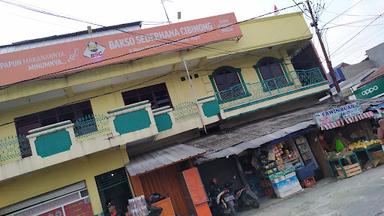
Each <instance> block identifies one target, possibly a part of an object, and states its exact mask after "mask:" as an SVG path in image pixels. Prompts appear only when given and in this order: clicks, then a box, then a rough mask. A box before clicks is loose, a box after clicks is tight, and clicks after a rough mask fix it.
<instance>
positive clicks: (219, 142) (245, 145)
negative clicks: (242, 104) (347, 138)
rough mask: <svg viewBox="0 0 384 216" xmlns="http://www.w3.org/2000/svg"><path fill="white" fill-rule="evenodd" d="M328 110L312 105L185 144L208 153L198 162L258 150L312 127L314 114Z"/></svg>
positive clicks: (326, 106) (325, 107) (321, 106)
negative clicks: (263, 145) (276, 140)
mask: <svg viewBox="0 0 384 216" xmlns="http://www.w3.org/2000/svg"><path fill="white" fill-rule="evenodd" d="M330 107H331V106H330V105H329V104H323V105H315V106H313V107H310V108H306V109H300V110H297V111H293V112H289V113H286V114H282V115H279V116H274V117H271V118H268V119H265V120H261V121H257V122H254V123H251V124H248V125H246V126H241V127H238V128H235V129H233V130H231V131H227V132H221V133H217V134H212V135H209V136H206V137H201V138H198V139H196V140H192V141H191V142H188V143H186V144H187V145H191V146H194V147H197V148H202V149H205V150H206V151H207V153H205V154H204V155H203V156H202V157H201V158H199V159H198V161H200V162H202V161H207V160H212V159H215V158H221V157H226V156H229V155H233V154H239V153H241V152H242V151H244V150H246V149H250V148H257V147H258V146H260V145H262V144H264V143H267V142H270V141H272V140H275V139H278V138H282V137H284V136H287V135H289V134H290V133H293V132H296V131H299V130H302V129H305V128H307V127H309V126H311V125H315V122H314V121H313V115H314V113H316V112H320V111H324V110H327V109H329V108H330Z"/></svg>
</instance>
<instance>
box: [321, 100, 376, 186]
mask: <svg viewBox="0 0 384 216" xmlns="http://www.w3.org/2000/svg"><path fill="white" fill-rule="evenodd" d="M373 116H374V115H373V113H372V112H371V111H368V112H363V111H362V108H361V106H360V104H358V103H353V104H347V105H344V106H340V107H335V108H333V109H330V110H325V111H323V112H319V113H316V114H315V116H314V118H315V121H316V123H317V124H318V126H319V128H320V129H321V130H322V131H323V132H322V135H321V136H324V137H325V140H326V141H325V143H326V144H325V148H324V150H326V151H327V153H326V154H327V158H328V163H329V166H330V169H331V170H332V173H333V174H334V176H338V177H344V178H346V177H351V176H354V175H357V174H359V173H361V171H362V170H363V169H369V168H372V167H375V166H377V165H378V164H379V162H380V160H379V156H380V155H382V154H383V151H382V148H381V141H380V140H378V139H377V136H376V134H375V133H374V132H373V128H372V125H371V124H370V121H369V119H371V118H373Z"/></svg>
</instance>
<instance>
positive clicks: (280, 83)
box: [254, 57, 288, 91]
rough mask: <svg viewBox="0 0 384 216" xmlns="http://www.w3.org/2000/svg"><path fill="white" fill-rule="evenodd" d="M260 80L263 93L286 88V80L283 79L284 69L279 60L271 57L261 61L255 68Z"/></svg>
mask: <svg viewBox="0 0 384 216" xmlns="http://www.w3.org/2000/svg"><path fill="white" fill-rule="evenodd" d="M254 67H255V69H256V71H258V75H259V78H260V80H262V82H263V83H264V84H263V87H264V90H265V91H270V90H275V89H278V88H283V87H286V86H288V80H287V78H286V77H285V74H284V69H283V67H282V66H281V63H280V60H278V59H276V58H272V57H265V58H263V59H261V60H260V61H259V62H258V63H257V64H256V65H255V66H254Z"/></svg>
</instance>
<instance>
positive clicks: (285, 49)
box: [0, 13, 328, 215]
mask: <svg viewBox="0 0 384 216" xmlns="http://www.w3.org/2000/svg"><path fill="white" fill-rule="evenodd" d="M138 26H139V24H137V23H136V24H132V25H131V26H129V28H128V27H127V26H125V27H124V28H125V29H123V30H121V28H123V27H121V26H117V27H114V28H110V29H100V30H98V31H94V32H93V33H90V34H88V33H78V34H73V35H65V36H63V37H61V38H46V39H42V40H40V41H39V40H37V41H27V42H25V43H20V44H13V45H9V46H4V47H2V48H1V51H0V53H1V54H0V57H1V58H0V75H1V77H2V79H1V81H0V85H1V89H0V107H1V108H0V116H1V118H0V125H1V126H0V152H1V155H0V194H2V195H1V199H0V214H1V215H3V214H6V215H7V214H10V215H46V214H48V213H50V212H51V211H62V212H65V213H66V215H71V214H72V213H73V212H75V211H76V209H77V210H78V209H82V210H81V211H83V212H87V214H86V215H88V213H89V214H94V215H97V214H102V213H103V212H105V211H106V203H107V202H110V201H114V202H116V205H117V206H118V207H119V208H121V209H124V208H125V205H126V200H127V199H128V198H131V197H132V196H137V195H141V194H145V195H149V194H150V193H154V192H155V190H164V191H166V190H167V188H164V185H165V184H166V182H167V181H168V180H167V179H168V178H169V176H173V179H175V178H178V177H180V175H181V176H182V177H183V178H182V179H184V181H181V182H178V183H175V184H177V185H179V188H178V189H175V188H168V189H169V190H171V191H172V192H170V193H169V194H168V196H169V197H170V198H171V202H172V204H173V206H174V209H175V211H176V213H183V214H185V213H186V214H190V213H192V212H194V211H196V212H200V211H202V212H204V211H206V208H207V206H198V205H194V203H197V202H195V200H193V199H194V197H195V196H192V195H190V194H192V193H196V192H193V191H192V190H188V188H189V182H193V180H194V179H195V180H196V179H197V182H199V181H198V180H199V177H198V172H197V173H196V172H195V171H193V169H194V164H193V161H192V160H193V159H194V158H196V157H198V156H200V155H202V154H204V152H205V151H204V150H201V149H199V148H196V147H191V146H189V147H186V146H183V145H177V144H181V143H184V142H187V141H188V140H190V139H194V138H198V137H200V136H204V134H206V133H208V134H209V133H211V131H213V130H215V129H217V128H231V127H235V126H236V125H240V124H244V123H247V122H250V121H255V120H257V119H262V118H267V117H271V116H274V115H276V114H279V113H284V112H288V111H291V110H295V109H298V108H300V107H304V106H310V105H311V104H314V103H316V102H317V100H318V98H320V97H322V96H324V95H325V94H326V91H328V82H327V81H326V79H325V74H324V71H323V69H322V67H321V64H320V61H319V59H318V57H317V54H316V51H315V50H314V48H313V45H312V43H311V41H310V40H311V38H312V35H311V34H310V31H309V30H308V26H307V24H306V23H305V20H304V18H303V16H302V14H300V13H292V14H285V15H279V16H272V17H266V18H262V19H256V20H251V21H247V22H240V23H239V22H237V21H236V18H235V16H234V14H225V15H220V16H215V17H208V18H204V19H199V20H192V21H187V22H182V23H177V24H171V25H166V26H160V27H155V28H149V29H141V30H140V29H138V28H139V27H138ZM116 29H120V30H119V31H116ZM122 31H123V32H122ZM3 77H4V79H3ZM175 146H176V147H175ZM172 147H173V149H172V150H173V151H172V152H173V153H170V151H167V150H165V151H164V152H163V153H162V154H168V155H169V158H168V159H167V160H164V159H161V158H160V159H159V158H158V154H154V152H155V151H159V150H161V149H168V148H172ZM175 152H176V153H175ZM140 160H141V161H145V163H147V164H143V163H139V162H138V161H140ZM151 163H152V164H151ZM136 165H137V166H136ZM160 169H166V171H164V172H162V171H161V170H160ZM162 173H168V176H162ZM155 178H156V179H162V180H161V181H162V182H165V183H164V184H162V185H156V182H153V179H155ZM194 182H196V181H194ZM183 185H186V187H187V190H185V189H184V188H183V187H184V186H183ZM191 188H192V187H191ZM183 193H186V194H187V197H188V196H189V197H190V199H191V200H190V199H186V198H185V197H186V196H184V195H185V194H184V195H183ZM188 193H189V195H188ZM3 194H9V195H7V196H3ZM202 209H203V210H202Z"/></svg>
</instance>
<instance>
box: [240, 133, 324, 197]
mask: <svg viewBox="0 0 384 216" xmlns="http://www.w3.org/2000/svg"><path fill="white" fill-rule="evenodd" d="M306 132H308V131H306ZM303 133H305V132H303V131H302V132H301V133H298V134H292V135H291V136H287V137H285V138H283V139H278V140H275V141H272V142H269V143H266V144H264V145H262V146H261V147H259V148H256V149H252V150H248V151H247V152H246V153H244V154H242V156H241V157H240V162H241V165H242V167H243V169H244V171H245V175H246V177H247V180H248V183H249V185H250V187H251V189H252V190H253V191H254V192H256V193H257V195H258V196H259V197H273V196H276V197H280V198H282V197H286V196H289V195H291V194H294V193H296V192H298V191H301V190H302V186H311V185H313V184H314V183H315V180H314V176H315V170H316V169H318V164H317V161H316V159H315V158H314V155H313V153H312V151H311V148H310V146H309V144H308V140H307V138H306V136H304V135H303ZM304 182H307V184H304ZM301 183H302V184H301Z"/></svg>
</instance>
